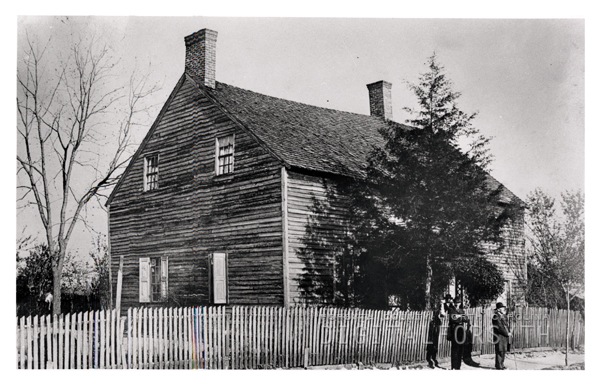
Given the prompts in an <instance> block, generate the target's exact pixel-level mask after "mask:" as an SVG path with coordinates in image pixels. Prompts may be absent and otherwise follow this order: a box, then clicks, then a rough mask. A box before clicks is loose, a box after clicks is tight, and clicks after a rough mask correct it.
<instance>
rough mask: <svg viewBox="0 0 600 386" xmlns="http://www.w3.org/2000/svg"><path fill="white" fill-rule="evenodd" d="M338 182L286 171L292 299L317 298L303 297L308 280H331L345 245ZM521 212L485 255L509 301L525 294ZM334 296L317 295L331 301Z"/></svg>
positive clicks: (343, 204)
mask: <svg viewBox="0 0 600 386" xmlns="http://www.w3.org/2000/svg"><path fill="white" fill-rule="evenodd" d="M340 183H343V181H342V180H338V179H332V178H328V177H323V176H318V175H311V174H308V173H300V172H289V173H288V181H287V186H288V188H287V192H288V193H287V194H288V215H287V223H288V244H289V247H288V267H289V268H288V270H289V291H290V302H291V303H299V302H310V301H319V300H318V299H314V298H313V299H310V298H307V296H306V293H305V292H306V290H307V289H310V287H311V284H315V283H316V284H317V285H318V284H320V283H323V282H325V281H327V280H330V281H331V275H332V272H333V270H332V265H331V262H332V261H333V260H334V256H335V254H336V253H339V252H340V250H341V249H342V248H343V247H344V245H343V240H344V237H345V234H346V231H347V226H346V222H345V218H346V217H345V216H347V204H348V202H347V200H346V199H344V197H343V195H341V194H340V189H338V184H340ZM523 216H524V213H523V210H518V211H517V216H516V219H515V221H514V222H512V223H511V224H510V225H509V226H506V227H505V228H504V230H503V235H502V240H503V243H502V247H501V248H498V246H497V245H495V246H491V245H488V248H489V252H488V254H487V258H488V259H489V260H490V261H492V262H493V263H495V264H496V265H497V266H498V267H499V268H500V270H501V271H502V273H503V275H504V277H505V279H506V280H507V284H508V285H510V297H511V300H512V301H514V302H517V303H522V302H523V301H524V296H525V293H524V291H525V286H526V278H527V271H526V264H525V254H524V222H523V221H524V218H523ZM331 300H332V299H320V301H321V302H329V301H331Z"/></svg>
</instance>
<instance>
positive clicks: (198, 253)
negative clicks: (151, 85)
mask: <svg viewBox="0 0 600 386" xmlns="http://www.w3.org/2000/svg"><path fill="white" fill-rule="evenodd" d="M230 134H233V135H234V138H235V153H234V157H235V163H234V171H233V173H230V174H225V175H221V176H215V151H216V149H215V147H216V138H218V137H222V136H227V135H230ZM155 154H158V156H159V182H158V186H159V187H158V189H155V190H150V191H144V159H145V158H146V157H147V156H149V155H155ZM280 176H281V165H280V163H279V161H278V160H277V159H275V158H274V157H273V156H271V155H270V153H268V152H267V151H266V150H265V149H264V148H263V147H261V145H260V144H259V143H258V142H257V141H256V140H255V139H254V138H253V137H252V136H251V135H250V133H248V132H247V131H246V130H245V129H244V128H241V127H240V126H239V125H237V124H236V123H234V122H232V121H231V120H230V119H229V118H228V117H227V115H226V114H225V113H224V112H223V111H222V110H221V109H219V108H218V107H217V106H216V105H215V103H214V102H213V101H211V100H209V99H208V98H207V97H206V96H205V95H204V94H203V93H202V92H201V91H200V90H199V89H198V86H197V85H196V84H195V83H194V81H192V80H191V79H187V78H186V79H185V80H184V81H183V84H182V85H181V87H180V89H179V90H178V91H177V92H176V94H175V95H173V97H172V99H171V102H170V104H169V105H168V107H167V108H166V110H165V111H164V113H163V115H162V117H161V119H160V122H159V123H158V124H157V126H156V128H155V130H154V132H153V133H152V135H151V137H149V138H147V140H146V141H145V146H144V147H143V149H142V150H141V152H140V153H139V155H138V156H137V158H136V159H134V161H133V164H132V165H131V166H130V169H129V170H128V172H127V173H126V175H125V176H124V180H123V181H122V182H121V184H120V186H119V188H118V191H117V192H116V193H115V195H114V197H113V198H112V200H111V203H110V242H111V252H112V256H113V258H112V270H113V273H114V274H113V285H114V284H116V272H117V270H118V262H119V261H118V257H119V256H121V255H123V256H124V275H123V300H122V305H123V307H128V306H138V305H140V303H139V280H140V274H139V272H140V269H139V264H140V263H139V260H140V259H141V258H152V257H156V258H158V257H164V256H168V299H169V303H170V304H190V305H192V304H208V303H210V302H211V299H212V297H211V295H212V293H211V288H210V279H211V278H210V274H209V271H210V259H209V257H210V256H211V254H212V253H216V252H224V253H226V254H227V267H226V268H227V275H228V282H227V292H228V293H227V295H228V302H229V303H230V304H255V303H261V304H282V303H283V289H282V286H283V278H282V276H283V275H282V259H281V255H282V223H281V178H280Z"/></svg>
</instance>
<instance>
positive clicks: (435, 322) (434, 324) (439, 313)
mask: <svg viewBox="0 0 600 386" xmlns="http://www.w3.org/2000/svg"><path fill="white" fill-rule="evenodd" d="M448 296H449V295H448ZM444 317H446V311H445V301H444V300H441V301H440V302H439V303H438V304H437V305H436V307H435V310H434V311H433V317H432V318H431V320H430V321H429V328H428V329H427V348H426V350H427V356H426V358H427V363H428V364H429V367H431V368H432V369H433V368H434V367H435V366H438V361H437V352H438V343H439V338H440V326H441V325H442V318H444Z"/></svg>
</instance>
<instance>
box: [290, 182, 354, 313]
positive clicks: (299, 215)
mask: <svg viewBox="0 0 600 386" xmlns="http://www.w3.org/2000/svg"><path fill="white" fill-rule="evenodd" d="M338 183H339V181H337V180H333V179H331V178H328V177H323V176H317V175H310V174H306V173H298V172H289V173H288V182H287V186H288V190H287V199H288V245H289V246H288V266H289V268H288V270H289V291H290V303H304V302H311V301H313V302H330V301H331V300H332V299H309V298H307V296H305V293H306V292H307V291H308V292H310V289H311V287H314V286H317V287H318V286H320V285H323V284H324V285H328V284H329V283H328V282H329V281H331V280H332V276H331V275H332V274H333V266H332V261H333V256H334V254H335V253H336V252H338V251H339V250H340V248H341V247H342V244H341V240H343V238H344V235H345V232H346V225H345V218H346V216H347V210H346V206H345V204H346V202H345V201H344V198H343V197H341V196H340V195H339V193H338V189H337V188H336V185H337V184H338Z"/></svg>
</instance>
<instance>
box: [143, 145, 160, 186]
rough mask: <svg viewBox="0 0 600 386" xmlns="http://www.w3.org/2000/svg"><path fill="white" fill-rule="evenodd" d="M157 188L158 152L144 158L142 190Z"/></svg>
mask: <svg viewBox="0 0 600 386" xmlns="http://www.w3.org/2000/svg"><path fill="white" fill-rule="evenodd" d="M154 189H158V154H153V155H149V156H148V157H146V158H145V159H144V191H148V190H154Z"/></svg>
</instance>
